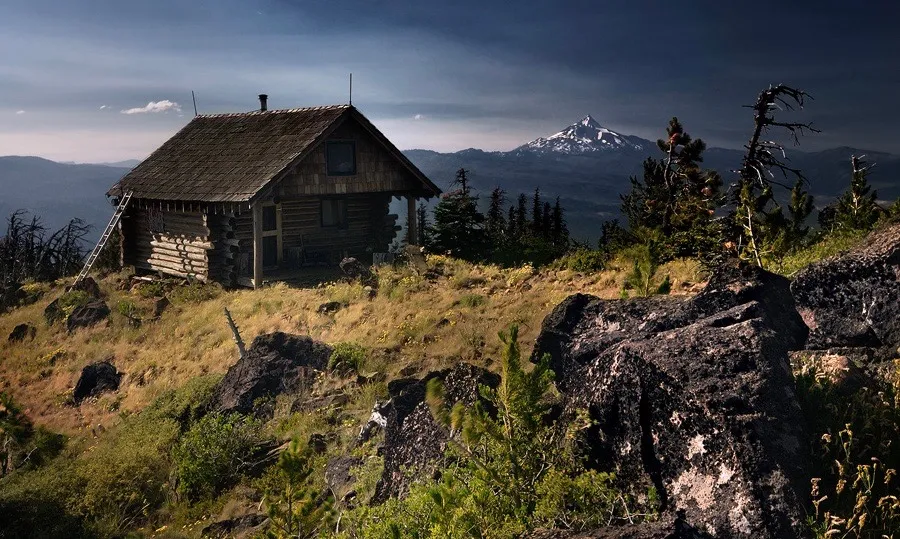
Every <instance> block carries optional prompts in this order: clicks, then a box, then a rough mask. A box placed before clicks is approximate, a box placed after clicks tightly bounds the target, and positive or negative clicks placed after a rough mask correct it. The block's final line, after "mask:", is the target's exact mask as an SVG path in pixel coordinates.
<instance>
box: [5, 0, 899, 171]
mask: <svg viewBox="0 0 900 539" xmlns="http://www.w3.org/2000/svg"><path fill="white" fill-rule="evenodd" d="M760 13H765V14H766V18H765V19H763V20H759V19H758V17H759V14H760ZM897 15H900V6H896V5H888V4H885V5H879V6H870V5H867V6H863V7H854V8H852V9H849V8H847V7H846V4H839V3H836V2H816V3H812V2H798V3H792V4H791V5H783V4H782V3H777V2H763V3H762V4H759V3H755V4H753V5H752V6H747V7H745V6H738V5H732V4H731V3H728V4H721V3H713V2H698V3H692V4H691V5H689V6H686V5H673V6H668V5H658V4H656V3H652V2H621V1H611V2H605V3H603V4H596V3H593V2H581V1H576V2H570V3H567V4H565V5H550V4H545V3H540V2H525V3H522V4H520V5H518V6H517V8H516V9H514V10H511V9H509V7H508V6H507V5H506V4H503V3H492V2H484V1H479V2H469V1H464V2H460V3H454V4H452V5H451V4H428V3H419V4H416V5H409V4H407V3H405V2H385V3H379V4H378V5H377V6H376V5H373V4H370V3H367V2H361V1H355V0H348V1H347V2H344V3H341V4H340V5H335V4H329V5H327V6H326V5H315V4H307V3H301V2H297V1H288V0H250V1H237V0H223V1H220V2H216V3H212V2H202V1H200V2H195V3H191V4H189V5H187V4H183V3H180V2H177V1H175V0H159V1H154V2H150V1H145V0H140V1H136V2H129V3H127V4H123V3H120V2H114V1H112V0H84V1H81V2H69V1H64V0H27V1H26V0H11V2H10V3H9V5H5V6H4V17H3V18H2V19H0V48H3V49H4V50H13V51H16V54H15V55H8V56H7V57H6V58H5V59H4V60H3V61H2V62H0V77H2V78H0V80H2V82H0V154H3V155H8V154H19V155H36V156H41V157H45V158H48V159H53V160H57V161H76V162H114V161H122V160H127V159H143V158H145V157H146V156H147V155H149V153H150V152H152V151H153V150H154V149H155V148H157V147H158V146H159V145H160V144H162V142H164V141H165V140H166V139H168V138H169V137H170V136H172V135H173V134H174V133H175V132H176V131H177V130H178V129H180V128H181V127H182V126H183V125H184V124H185V123H186V122H187V121H189V120H190V117H191V116H192V115H193V105H192V102H191V90H194V91H195V92H196V95H197V104H198V108H199V111H200V112H201V113H216V112H236V111H248V110H254V109H256V108H257V107H258V103H257V100H256V95H257V94H259V93H267V94H269V96H270V97H269V106H270V108H272V109H276V108H294V107H301V106H315V105H320V104H334V103H345V102H347V100H348V76H349V73H350V72H352V73H353V83H354V84H353V86H354V88H353V103H354V105H356V106H357V107H358V108H359V109H360V110H361V111H362V112H363V113H364V114H366V115H367V116H368V117H369V118H370V119H371V120H372V121H373V122H374V123H375V124H376V125H377V126H378V127H379V129H381V130H382V131H383V132H384V133H385V135H387V137H388V138H390V139H391V140H392V141H393V142H394V143H395V144H396V145H397V146H398V147H400V148H406V149H429V150H435V151H441V152H448V151H457V150H461V149H466V148H479V149H483V150H488V151H492V150H509V149H512V148H514V147H516V146H519V145H521V144H523V143H526V142H528V141H530V140H533V139H535V138H537V137H540V136H546V135H549V134H551V133H554V132H556V131H558V130H559V129H561V128H563V127H565V126H566V125H569V124H571V123H572V122H574V121H576V120H577V119H579V118H581V117H583V116H584V115H586V114H591V115H593V116H594V117H595V118H596V119H597V120H598V121H599V122H600V123H601V124H603V125H604V126H606V127H608V128H610V129H613V130H615V131H618V132H620V133H622V134H629V135H637V136H640V137H643V138H646V139H649V140H655V139H656V138H658V137H660V136H661V135H662V133H663V130H664V128H665V125H666V122H667V121H668V119H669V118H670V117H671V116H678V117H679V118H680V119H681V120H682V122H683V123H684V124H685V126H686V128H687V129H688V131H689V132H690V133H691V134H693V135H694V136H695V137H700V138H703V139H704V140H706V141H707V143H708V144H709V145H710V146H718V147H724V148H740V147H741V145H742V144H743V143H744V142H745V140H746V138H747V137H748V136H749V132H750V129H751V127H752V116H751V113H750V111H748V110H747V109H745V108H742V105H746V104H748V103H751V102H752V101H753V100H754V99H755V97H756V95H757V93H758V92H759V91H760V90H761V89H763V88H765V87H767V86H768V85H769V84H777V83H786V84H791V85H793V86H796V87H799V88H802V89H804V90H806V91H808V92H810V93H811V94H812V95H813V97H814V98H815V99H814V100H813V101H811V102H810V103H809V104H808V105H807V108H806V110H803V111H797V112H795V113H793V114H791V115H790V118H791V119H796V120H800V121H811V122H813V124H814V125H816V126H817V127H818V128H819V129H821V130H822V133H821V134H817V135H812V136H809V137H805V138H804V139H803V140H802V141H801V142H802V145H801V148H800V149H802V150H805V151H815V150H820V149H825V148H831V147H836V146H853V147H857V148H864V149H869V150H873V151H884V152H890V153H895V154H897V153H900V141H898V140H897V138H896V137H895V136H893V131H894V128H895V127H894V126H895V125H897V124H898V123H900V109H898V106H897V104H896V103H895V102H894V99H893V96H895V95H898V94H900V76H898V74H897V73H898V70H897V69H896V67H897V60H896V59H895V58H896V57H897V53H898V52H900V40H898V39H896V38H895V37H894V35H893V28H892V25H891V21H894V20H896V19H897ZM835 36H840V38H839V39H836V38H835Z"/></svg>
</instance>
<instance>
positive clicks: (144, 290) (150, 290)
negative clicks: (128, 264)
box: [138, 281, 166, 299]
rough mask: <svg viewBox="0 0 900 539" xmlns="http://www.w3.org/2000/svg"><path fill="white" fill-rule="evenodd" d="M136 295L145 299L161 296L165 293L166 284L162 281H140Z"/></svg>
mask: <svg viewBox="0 0 900 539" xmlns="http://www.w3.org/2000/svg"><path fill="white" fill-rule="evenodd" d="M138 295H139V296H141V297H142V298H145V299H150V298H161V297H163V296H165V295H166V284H165V283H164V282H162V281H151V282H149V283H142V284H141V285H140V286H139V287H138Z"/></svg>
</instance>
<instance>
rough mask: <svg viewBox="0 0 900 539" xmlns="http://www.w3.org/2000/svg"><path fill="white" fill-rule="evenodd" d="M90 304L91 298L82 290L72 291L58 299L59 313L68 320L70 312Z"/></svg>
mask: <svg viewBox="0 0 900 539" xmlns="http://www.w3.org/2000/svg"><path fill="white" fill-rule="evenodd" d="M90 302H91V296H90V295H89V294H88V293H87V292H85V291H83V290H72V291H70V292H66V293H65V294H63V295H62V296H60V297H59V303H58V304H57V305H58V306H59V309H60V311H62V313H63V315H64V316H65V317H66V318H68V317H69V315H70V314H72V311H74V310H75V309H77V308H78V307H82V306H84V305H87V304H88V303H90Z"/></svg>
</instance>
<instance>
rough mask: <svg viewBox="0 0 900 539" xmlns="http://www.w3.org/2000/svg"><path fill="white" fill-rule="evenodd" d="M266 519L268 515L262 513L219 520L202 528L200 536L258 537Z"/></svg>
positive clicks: (218, 537)
mask: <svg viewBox="0 0 900 539" xmlns="http://www.w3.org/2000/svg"><path fill="white" fill-rule="evenodd" d="M266 520H268V517H267V516H266V515H264V514H262V513H254V514H249V515H243V516H239V517H234V518H229V519H227V520H219V521H217V522H213V523H212V524H209V525H207V526H205V527H204V528H203V529H202V530H200V537H203V538H209V539H226V538H227V539H237V538H244V537H256V536H258V535H259V534H260V532H261V531H262V530H263V527H264V526H263V524H264V523H265V522H266Z"/></svg>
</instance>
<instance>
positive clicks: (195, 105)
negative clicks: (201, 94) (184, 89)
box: [191, 90, 197, 116]
mask: <svg viewBox="0 0 900 539" xmlns="http://www.w3.org/2000/svg"><path fill="white" fill-rule="evenodd" d="M191 99H192V100H193V101H194V116H197V97H196V96H195V95H194V91H193V90H191Z"/></svg>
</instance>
